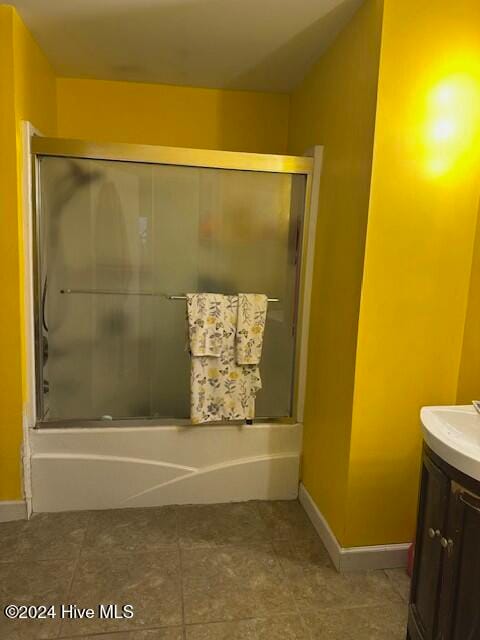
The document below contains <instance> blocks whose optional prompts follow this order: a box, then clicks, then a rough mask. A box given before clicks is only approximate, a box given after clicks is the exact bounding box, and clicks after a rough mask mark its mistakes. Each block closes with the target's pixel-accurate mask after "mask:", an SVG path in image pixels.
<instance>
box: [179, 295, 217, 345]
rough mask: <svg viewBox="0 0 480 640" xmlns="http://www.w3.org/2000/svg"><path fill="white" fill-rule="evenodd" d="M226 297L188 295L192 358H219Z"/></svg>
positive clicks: (189, 335)
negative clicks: (223, 307)
mask: <svg viewBox="0 0 480 640" xmlns="http://www.w3.org/2000/svg"><path fill="white" fill-rule="evenodd" d="M223 298H224V296H222V295H221V294H218V293H187V320H188V337H189V344H190V353H191V354H192V356H219V355H220V351H221V348H222V340H223V320H224V317H223V309H222V304H223V303H224V300H223Z"/></svg>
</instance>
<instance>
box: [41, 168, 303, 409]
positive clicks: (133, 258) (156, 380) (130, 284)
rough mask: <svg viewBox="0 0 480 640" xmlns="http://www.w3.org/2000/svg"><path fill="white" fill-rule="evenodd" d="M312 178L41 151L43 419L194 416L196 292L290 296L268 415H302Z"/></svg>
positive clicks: (274, 339)
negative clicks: (191, 344) (304, 257)
mask: <svg viewBox="0 0 480 640" xmlns="http://www.w3.org/2000/svg"><path fill="white" fill-rule="evenodd" d="M305 182H306V177H305V175H303V174H288V173H274V172H263V171H248V170H229V169H213V168H200V167H192V166H176V165H161V164H146V163H145V164H144V163H140V162H125V161H112V160H92V159H79V158H64V157H54V156H40V157H39V158H38V184H39V199H38V202H37V208H38V209H39V215H38V234H37V235H38V241H37V242H38V247H37V253H38V256H39V260H38V263H39V274H38V281H39V285H38V288H39V295H38V299H39V329H38V332H39V336H38V338H39V358H40V360H41V362H40V363H39V378H40V383H41V394H40V396H41V397H40V413H41V415H40V418H41V420H43V421H59V420H60V421H61V420H72V419H101V418H103V419H110V418H112V419H119V418H172V419H180V418H188V416H189V367H190V363H189V356H188V350H187V349H188V347H187V342H186V322H185V318H186V308H185V301H184V300H182V299H178V298H177V296H182V295H185V293H187V292H217V293H226V294H235V293H238V292H247V293H248V292H258V293H265V294H267V295H268V297H269V298H275V299H278V302H271V303H270V304H269V310H268V316H267V324H266V331H265V342H264V351H263V357H262V362H261V366H260V369H261V374H262V380H263V389H262V390H261V391H260V392H259V394H258V396H257V403H256V406H257V411H256V412H257V416H259V417H285V416H289V415H290V414H291V403H292V380H293V366H294V345H295V338H294V335H295V318H296V306H297V300H296V295H297V294H296V292H297V280H298V257H299V249H300V247H299V242H300V227H301V223H302V215H303V211H304V204H305Z"/></svg>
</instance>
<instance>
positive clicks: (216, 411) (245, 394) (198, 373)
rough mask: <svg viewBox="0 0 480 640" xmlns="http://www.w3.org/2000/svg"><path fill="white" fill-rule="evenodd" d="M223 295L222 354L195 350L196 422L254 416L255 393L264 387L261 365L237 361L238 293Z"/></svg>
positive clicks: (192, 383) (220, 317) (192, 378)
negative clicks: (199, 352)
mask: <svg viewBox="0 0 480 640" xmlns="http://www.w3.org/2000/svg"><path fill="white" fill-rule="evenodd" d="M199 295H206V294H199ZM219 297H220V298H221V300H220V304H219V306H218V318H217V320H218V323H219V325H220V327H221V332H222V338H221V348H220V354H219V355H218V356H195V355H194V354H193V352H192V360H191V370H190V417H191V420H192V423H193V424H199V423H205V422H217V421H226V420H252V419H253V418H254V416H255V395H256V393H257V391H258V390H259V389H261V388H262V381H261V379H260V372H259V370H258V366H256V365H238V364H237V362H236V355H235V351H236V349H235V334H236V330H237V315H238V297H237V296H219ZM220 327H219V330H220ZM196 333H198V332H195V337H196Z"/></svg>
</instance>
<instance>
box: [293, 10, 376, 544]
mask: <svg viewBox="0 0 480 640" xmlns="http://www.w3.org/2000/svg"><path fill="white" fill-rule="evenodd" d="M381 24H382V2H381V1H379V0H368V1H367V2H366V3H365V4H364V5H363V6H362V7H361V8H360V10H359V11H358V12H357V13H356V15H355V16H354V18H353V20H352V22H351V23H350V24H349V25H348V26H347V27H346V29H345V30H344V31H343V32H342V33H341V34H340V36H339V37H338V38H337V40H336V41H335V43H334V44H333V46H332V47H331V48H330V49H329V50H328V51H327V52H326V53H325V55H324V56H323V57H322V58H321V59H320V60H319V62H317V64H316V65H315V66H314V67H313V68H312V70H311V71H310V72H309V74H308V75H307V77H306V78H305V79H304V81H303V82H302V83H301V84H300V86H299V87H298V88H297V90H296V91H295V92H294V93H293V95H292V98H291V117H290V131H289V151H290V152H292V153H302V152H303V151H304V150H305V149H306V148H308V147H309V146H311V145H313V144H316V143H317V144H322V145H324V146H325V156H324V167H323V173H322V181H321V189H320V191H321V195H320V203H319V214H318V227H317V238H316V257H315V267H314V280H313V292H312V313H311V327H310V344H309V363H308V377H307V397H306V407H305V430H304V434H305V435H304V459H303V478H302V480H303V483H304V484H305V486H306V488H307V490H308V491H309V493H310V494H311V496H312V497H313V499H314V500H315V502H316V504H317V506H318V507H319V509H320V511H321V512H322V513H323V514H324V516H325V517H326V518H327V520H328V522H329V524H330V526H331V527H332V529H333V531H334V532H335V534H336V536H337V537H338V539H339V540H340V541H341V542H343V539H344V529H345V509H346V498H347V493H346V492H347V478H348V461H349V449H350V430H351V414H352V402H353V382H354V372H355V350H356V338H357V324H358V308H359V302H360V288H361V282H362V271H363V256H364V244H365V234H366V227H367V212H368V200H369V190H370V177H371V161H372V153H373V136H374V127H375V107H376V92H377V80H378V65H379V56H380V39H381Z"/></svg>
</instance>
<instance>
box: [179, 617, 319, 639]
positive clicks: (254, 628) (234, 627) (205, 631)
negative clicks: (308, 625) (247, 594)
mask: <svg viewBox="0 0 480 640" xmlns="http://www.w3.org/2000/svg"><path fill="white" fill-rule="evenodd" d="M186 632H187V640H310V636H309V635H308V632H307V630H306V629H305V626H304V624H303V622H302V620H301V619H300V617H299V616H297V615H289V616H278V617H275V618H264V619H255V620H240V621H237V622H213V623H211V624H198V625H197V624H195V625H192V626H187V627H186Z"/></svg>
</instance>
